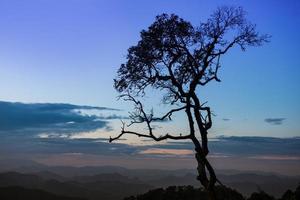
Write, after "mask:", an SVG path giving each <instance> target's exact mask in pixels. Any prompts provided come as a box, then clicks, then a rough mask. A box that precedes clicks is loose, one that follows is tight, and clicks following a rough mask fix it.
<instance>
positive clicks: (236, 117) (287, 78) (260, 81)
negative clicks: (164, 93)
mask: <svg viewBox="0 0 300 200" xmlns="http://www.w3.org/2000/svg"><path fill="white" fill-rule="evenodd" d="M222 5H237V6H242V7H243V8H244V9H245V10H246V11H247V13H248V15H247V16H248V19H249V20H250V21H252V22H254V23H256V24H257V29H258V30H259V31H260V32H261V33H267V34H270V35H272V38H271V42H270V43H268V44H266V45H264V46H262V47H259V48H249V49H248V50H247V51H246V52H241V51H240V50H239V49H233V50H232V51H231V52H229V53H228V54H227V55H226V56H224V57H223V58H222V60H221V63H222V68H221V69H220V75H219V76H220V78H221V79H222V82H221V83H211V84H210V85H208V87H206V88H203V90H199V96H200V98H201V99H202V101H203V102H204V101H208V105H209V106H211V107H212V109H213V111H214V113H215V114H216V116H215V117H214V124H213V128H212V130H211V137H219V136H221V135H226V136H265V137H295V136H298V137H299V136H300V125H299V121H300V117H299V113H300V106H299V102H300V90H299V85H300V79H299V77H300V68H299V66H300V61H299V59H298V54H299V52H300V46H299V45H300V38H299V35H300V12H299V10H300V3H299V1H296V0H294V1H292V0H289V1H271V0H268V1H267V0H264V1H259V0H254V1H243V0H240V1H199V0H195V1H179V0H174V1H170V0H165V1H161V0H151V1H150V0H146V1H138V0H130V1H125V0H124V1H121V0H120V1H117V0H111V1H101V0H98V1H96V0H27V1H21V0H0V27H1V31H0V44H1V45H0V101H3V102H24V103H69V104H75V105H87V106H97V107H106V108H116V109H121V110H122V111H120V112H119V111H116V112H110V113H105V114H103V113H101V116H100V117H99V116H98V117H97V119H98V122H97V123H95V124H94V121H93V120H94V118H93V117H92V115H89V117H90V118H85V117H82V116H83V115H80V114H78V113H77V114H75V115H73V114H74V113H73V112H70V110H63V111H64V112H65V114H66V115H67V116H68V117H71V119H72V120H71V119H70V118H68V119H64V120H69V122H73V121H74V118H72V117H75V121H76V119H77V120H79V121H80V120H81V119H82V120H83V121H84V120H87V121H84V122H83V123H85V122H86V124H83V125H82V124H80V125H82V126H83V127H87V125H90V123H91V124H92V125H91V126H92V130H93V129H94V128H99V129H101V130H102V132H105V131H113V130H114V131H115V132H117V131H118V130H119V127H120V123H119V121H118V120H116V119H119V118H126V112H127V111H128V110H129V109H130V108H131V106H130V105H128V104H127V103H124V102H120V101H117V100H116V96H117V95H118V94H117V93H116V91H115V90H114V89H113V78H115V76H116V72H117V70H118V67H119V66H120V64H121V63H122V62H124V61H125V56H126V52H127V49H128V48H129V47H130V46H132V45H135V44H136V43H137V41H138V40H139V32H140V31H141V30H142V29H146V28H147V27H148V26H149V25H150V24H151V23H152V22H153V21H154V18H155V16H156V15H158V14H161V13H163V12H165V13H175V14H177V15H179V16H180V17H182V18H184V19H185V20H188V21H190V22H192V24H193V25H198V24H199V23H200V22H201V21H205V20H206V19H207V18H208V17H209V15H210V14H211V12H212V11H213V10H214V9H216V8H217V7H218V6H222ZM157 97H159V94H153V93H152V94H151V93H150V94H149V95H147V98H146V99H147V102H154V103H153V105H152V104H151V105H150V104H149V103H148V104H147V106H148V107H152V106H153V107H154V108H156V109H159V105H161V104H160V102H159V101H157ZM3 105H6V106H7V105H9V103H4V104H3ZM24 105H27V104H24ZM25 107H26V106H25ZM2 109H4V107H2ZM6 109H7V107H6ZM88 110H93V109H88ZM96 110H97V109H96ZM2 111H3V110H2ZM98 111H99V109H98ZM101 111H102V110H101ZM0 113H1V114H0V115H1V116H0V118H1V119H5V117H6V116H5V115H4V114H3V113H5V112H1V111H0ZM70 113H71V114H70ZM39 114H40V113H39ZM52 114H53V113H52ZM56 114H57V113H56ZM65 114H64V116H65ZM58 115H59V116H60V114H58ZM11 116H12V115H11ZM42 116H44V115H42ZM56 116H57V115H56ZM109 116H112V118H113V119H109V120H110V121H108V119H107V117H109ZM105 117H106V118H105ZM13 119H14V120H15V119H20V118H18V117H17V118H12V120H13ZM32 119H35V118H34V117H33V118H32ZM179 119H181V118H180V117H179ZM224 119H225V120H224ZM64 120H62V121H61V122H68V121H64ZM101 120H102V121H103V123H100V122H102V121H101ZM4 122H5V121H2V125H3V123H4ZM10 122H13V121H10ZM48 122H49V121H47V123H48ZM80 122H82V121H80ZM178 122H180V120H178ZM47 123H46V125H45V124H44V125H45V126H46V127H42V128H43V129H42V130H43V131H41V129H38V128H41V127H38V128H37V127H30V128H33V129H34V131H33V132H31V133H35V134H36V135H39V134H41V133H44V134H45V133H47V134H50V135H51V134H52V136H53V134H54V136H55V134H56V133H55V131H56V132H59V133H61V132H62V131H61V130H65V128H66V127H56V129H55V130H54V129H53V130H51V131H50V130H49V128H48V124H47ZM99 123H100V124H99ZM0 124H1V123H0ZM177 124H178V127H176V128H175V129H180V128H182V127H185V124H183V123H177ZM5 125H7V126H8V123H7V124H5ZM23 125H24V124H23ZM25 125H26V126H27V125H28V124H25ZM25 125H24V126H25ZM66 126H67V128H70V126H71V125H70V124H69V125H66ZM166 126H167V127H168V126H171V125H168V124H167V125H166ZM3 127H4V126H3ZM76 127H77V126H71V128H70V130H69V132H70V131H72V132H73V133H76V134H78V133H79V132H80V130H83V129H80V130H75V129H76ZM78 127H79V126H78ZM27 128H28V127H27ZM1 131H2V132H3V131H4V130H2V129H1V130H0V132H1ZM6 131H7V130H6ZM84 131H85V132H88V131H91V130H90V129H88V128H87V130H84ZM84 131H82V132H84ZM15 132H16V131H15ZM12 133H14V131H11V134H12ZM82 135H85V137H87V138H88V137H89V134H85V133H82ZM42 136H45V135H42ZM90 136H91V135H90ZM106 136H107V137H109V136H108V135H103V133H101V136H99V138H103V137H106ZM93 137H94V135H93ZM132 140H134V139H132ZM2 150H3V148H2Z"/></svg>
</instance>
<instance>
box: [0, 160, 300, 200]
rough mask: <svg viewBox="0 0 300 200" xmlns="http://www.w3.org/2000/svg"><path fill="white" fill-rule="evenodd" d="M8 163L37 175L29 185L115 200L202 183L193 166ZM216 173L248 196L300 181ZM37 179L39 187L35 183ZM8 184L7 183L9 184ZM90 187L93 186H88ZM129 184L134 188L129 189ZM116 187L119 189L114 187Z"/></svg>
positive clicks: (278, 190)
mask: <svg viewBox="0 0 300 200" xmlns="http://www.w3.org/2000/svg"><path fill="white" fill-rule="evenodd" d="M9 162H10V163H13V164H14V166H18V167H11V168H10V169H11V170H14V171H18V172H22V174H23V175H33V176H35V177H32V180H30V184H29V185H30V186H31V187H30V188H40V189H44V188H46V187H47V191H49V192H53V193H57V194H60V195H68V193H69V191H72V190H74V189H73V188H75V190H76V191H75V192H73V193H72V195H73V196H82V195H83V196H84V197H87V196H98V195H99V194H100V193H103V195H106V196H107V197H108V198H111V199H114V198H117V197H124V195H123V196H122V195H120V193H121V192H120V191H123V190H124V192H125V193H126V194H138V193H143V192H146V191H148V190H150V189H153V188H158V187H164V188H166V187H168V186H171V185H177V186H184V185H192V186H195V187H199V186H200V184H199V182H198V181H197V180H196V178H195V177H196V170H194V169H178V170H161V169H127V168H124V167H119V166H86V167H70V166H45V165H41V164H38V163H34V162H31V163H30V162H27V163H25V164H24V166H22V167H20V165H19V163H18V165H15V163H16V162H15V161H13V162H12V161H9ZM9 162H6V167H5V168H3V166H2V165H0V171H1V168H2V171H5V169H7V168H8V167H9V166H10V165H9V164H8V163H9ZM0 163H2V162H0ZM0 175H1V174H0ZM23 175H22V176H21V178H20V177H19V175H17V177H18V178H16V179H18V180H19V182H20V180H22V179H23V178H24V177H23ZM217 175H218V178H219V179H220V180H221V181H222V183H223V184H225V185H226V186H229V187H231V188H234V189H236V190H238V191H239V192H240V193H242V194H243V195H245V196H249V195H250V194H252V193H253V192H255V191H260V190H263V191H266V192H267V193H269V194H272V195H274V196H275V197H280V196H281V195H282V194H283V193H284V192H285V191H286V190H287V189H291V190H294V189H295V188H296V186H297V185H298V183H299V182H300V176H293V177H291V176H284V175H280V174H274V173H265V172H259V171H258V172H256V171H252V172H247V171H237V170H217ZM12 177H13V176H12ZM18 180H15V182H16V183H18ZM2 182H3V181H2ZM15 182H13V183H15ZM36 182H37V185H38V187H37V186H36V185H34V184H35V183H36ZM7 183H8V182H6V183H5V185H4V186H7ZM0 185H1V180H0ZM17 185H21V186H28V184H27V183H26V182H25V180H24V181H23V182H22V184H17ZM123 185H124V186H123ZM88 186H89V187H90V188H93V189H90V188H88ZM129 186H133V187H132V188H129ZM117 187H119V188H120V189H115V188H117ZM61 188H63V189H61ZM106 190H111V191H115V192H114V194H112V195H111V194H106V192H107V191H106ZM66 191H67V192H66Z"/></svg>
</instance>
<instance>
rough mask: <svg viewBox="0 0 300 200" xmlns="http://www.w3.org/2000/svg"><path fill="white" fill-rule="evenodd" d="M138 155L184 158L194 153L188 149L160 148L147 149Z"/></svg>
mask: <svg viewBox="0 0 300 200" xmlns="http://www.w3.org/2000/svg"><path fill="white" fill-rule="evenodd" d="M139 153H140V154H154V155H160V154H163V155H178V156H186V155H193V154H194V152H193V151H192V150H190V149H162V148H149V149H146V150H143V151H140V152H139Z"/></svg>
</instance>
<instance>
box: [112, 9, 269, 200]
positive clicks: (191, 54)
mask: <svg viewBox="0 0 300 200" xmlns="http://www.w3.org/2000/svg"><path fill="white" fill-rule="evenodd" d="M268 38H269V36H268V35H260V34H259V33H258V32H257V31H256V28H255V25H254V24H252V23H250V22H249V21H247V20H246V18H245V12H244V10H243V9H242V8H240V7H220V8H218V9H217V10H216V11H215V12H214V13H213V14H212V15H211V16H210V18H209V19H208V20H207V21H206V22H205V23H201V24H200V26H197V27H194V26H192V25H191V23H189V22H187V21H185V20H183V19H181V18H179V17H178V16H176V15H174V14H172V15H167V14H162V15H159V16H157V17H156V20H155V22H154V23H153V24H152V25H151V26H150V27H149V28H148V29H147V30H142V31H141V39H140V41H139V42H138V44H137V45H135V46H132V47H130V48H129V49H128V55H127V62H126V63H125V64H122V65H121V66H120V68H119V70H118V75H117V78H116V79H115V80H114V87H115V88H116V89H117V91H118V92H120V93H122V95H121V96H120V97H122V98H124V100H126V101H131V102H133V103H134V105H135V109H134V112H132V113H130V118H131V123H130V124H128V125H126V124H125V123H123V126H122V130H121V133H120V134H119V135H118V136H116V137H114V138H110V142H112V141H114V140H117V139H119V138H121V137H122V136H123V135H125V134H132V135H136V136H139V137H146V138H150V139H153V140H155V141H162V140H166V139H172V140H186V139H189V140H191V141H192V142H193V144H194V146H195V158H196V160H197V163H198V167H197V171H198V177H197V179H198V180H199V181H200V182H201V184H202V185H203V186H204V188H205V189H206V190H207V191H208V193H209V196H210V199H212V200H214V199H216V197H215V194H214V185H215V183H216V182H217V181H218V180H217V177H216V174H215V171H214V169H213V167H212V166H211V164H210V162H209V161H208V159H207V155H208V153H209V150H208V139H207V135H208V130H209V129H210V128H211V127H212V113H211V109H210V107H208V106H205V105H204V103H203V102H201V101H200V100H199V97H198V95H197V91H198V90H199V89H201V87H203V86H205V85H206V84H208V83H209V82H211V81H213V80H215V81H218V82H220V79H219V77H218V70H219V68H220V58H221V56H222V55H224V54H226V53H227V52H228V50H229V49H231V48H232V47H234V46H239V47H240V48H241V49H242V50H243V51H244V50H245V49H246V47H248V46H260V45H262V44H263V43H264V42H267V41H268ZM148 87H152V88H154V89H158V90H163V91H164V96H163V102H164V103H166V104H169V105H173V107H174V106H175V108H174V109H170V110H169V111H168V112H167V113H166V114H165V115H163V116H161V117H154V114H153V112H150V113H147V112H146V111H145V109H144V106H143V104H142V103H141V101H139V100H137V99H136V98H137V97H138V96H140V97H142V96H144V94H145V92H146V91H145V90H146V88H148ZM180 111H182V112H185V114H186V117H187V121H188V125H189V132H188V133H186V134H184V135H183V134H178V133H177V134H169V133H165V134H162V133H160V134H159V135H157V133H155V131H156V130H155V131H154V128H153V122H157V121H163V120H166V119H171V116H172V114H173V113H176V112H180ZM136 123H144V124H146V126H147V131H146V132H136V131H130V130H126V128H127V127H128V126H131V125H133V124H136Z"/></svg>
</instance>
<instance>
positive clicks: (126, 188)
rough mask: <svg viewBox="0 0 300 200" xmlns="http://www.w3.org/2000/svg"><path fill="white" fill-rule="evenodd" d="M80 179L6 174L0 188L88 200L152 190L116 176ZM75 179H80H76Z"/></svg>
mask: <svg viewBox="0 0 300 200" xmlns="http://www.w3.org/2000/svg"><path fill="white" fill-rule="evenodd" d="M55 177H56V176H55ZM109 177H114V179H112V180H110V179H109ZM118 177H120V179H118ZM81 178H82V181H76V180H70V179H68V180H66V181H58V180H54V179H45V178H41V177H39V176H37V175H32V174H22V173H17V172H7V173H2V174H0V187H9V186H20V187H24V188H29V189H39V190H44V191H47V192H51V193H54V194H57V195H64V196H71V197H81V198H86V199H90V200H99V199H103V200H119V199H122V198H124V197H126V196H130V195H135V194H139V193H144V192H146V191H148V190H149V189H151V188H152V186H150V185H146V184H143V183H139V182H135V181H134V180H131V179H127V178H126V177H123V176H121V175H118V174H111V175H109V174H104V175H103V177H102V176H101V175H98V176H96V177H89V178H88V177H85V178H84V177H81ZM76 179H80V178H79V177H77V178H76ZM0 199H1V198H0ZM1 200H2V199H1Z"/></svg>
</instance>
